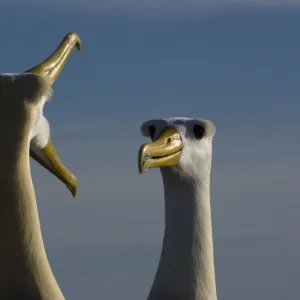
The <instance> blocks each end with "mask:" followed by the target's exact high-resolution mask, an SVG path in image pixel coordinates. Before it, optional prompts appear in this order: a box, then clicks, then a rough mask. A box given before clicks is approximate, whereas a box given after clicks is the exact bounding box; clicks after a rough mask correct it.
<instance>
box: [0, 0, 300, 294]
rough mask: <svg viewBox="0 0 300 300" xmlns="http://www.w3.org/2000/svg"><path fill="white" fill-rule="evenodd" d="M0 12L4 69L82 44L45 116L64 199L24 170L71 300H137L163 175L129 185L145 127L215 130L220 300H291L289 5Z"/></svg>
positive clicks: (144, 4)
mask: <svg viewBox="0 0 300 300" xmlns="http://www.w3.org/2000/svg"><path fill="white" fill-rule="evenodd" d="M36 2H37V1H23V0H22V1H12V0H10V1H7V0H2V1H1V3H0V36H1V58H0V65H1V72H3V73H4V72H22V71H24V70H26V69H28V68H30V67H32V66H33V65H35V64H37V63H39V62H41V61H42V60H43V59H44V58H46V57H47V56H48V55H49V54H50V53H51V52H52V51H53V50H54V49H55V48H56V47H57V45H58V44H59V43H60V41H61V40H62V38H63V37H64V35H65V34H66V33H67V32H69V31H76V32H77V33H78V34H79V35H80V37H81V40H82V48H83V56H82V57H80V56H79V55H78V54H77V53H75V51H74V53H73V54H72V56H71V58H70V59H69V61H68V62H67V64H66V67H65V69H64V71H63V73H62V74H61V76H60V77H59V80H58V81H57V82H56V83H55V85H54V96H53V98H52V100H51V101H50V102H49V103H47V104H46V107H45V111H44V113H45V115H46V117H47V118H48V120H49V121H50V125H51V130H52V131H51V132H52V134H51V135H52V139H53V141H54V143H55V146H56V148H57V150H58V152H59V154H60V156H61V159H62V161H63V162H64V163H65V165H66V166H67V167H68V168H70V169H71V170H72V171H73V172H74V173H75V174H76V175H77V177H78V180H79V190H78V196H77V198H76V199H72V197H71V195H70V194H69V192H68V190H67V189H66V188H65V187H64V186H63V184H61V183H60V182H59V181H58V180H57V179H56V178H54V177H53V176H52V175H51V174H50V173H48V172H47V171H45V170H44V169H42V168H41V167H40V166H38V165H37V164H36V163H35V162H32V173H33V181H34V185H35V189H36V194H37V199H38V206H39V212H40V219H41V224H42V231H43V236H44V240H45V244H46V247H47V253H48V256H49V260H50V263H51V266H52V268H53V271H54V274H55V276H56V278H57V280H58V281H59V284H60V286H61V288H62V290H63V292H64V294H65V296H66V299H72V300H82V299H87V300H88V299H92V300H93V299H105V300H113V299H124V300H126V299H129V300H135V299H137V300H138V299H146V296H147V294H148V292H149V289H150V286H151V284H152V281H153V278H154V274H155V271H156V268H157V263H158V259H159V255H160V249H161V242H162V236H163V229H164V227H163V226H164V219H163V218H164V203H163V189H162V181H161V177H160V172H159V170H151V171H149V172H147V173H146V174H143V176H141V175H139V174H138V168H137V152H138V148H139V146H140V145H141V144H142V143H144V142H145V141H146V140H145V139H144V138H143V137H142V136H141V135H140V132H139V126H140V124H141V123H142V122H143V121H145V120H147V119H150V118H153V117H169V116H182V117H197V118H198V117H199V118H205V119H210V120H211V121H213V122H214V123H215V124H216V127H217V133H216V136H215V139H214V155H213V168H212V181H211V185H212V187H211V190H212V193H211V202H212V218H213V234H214V241H215V242H214V243H215V244H214V245H215V267H216V277H217V288H218V296H219V299H222V300H241V299H243V300H252V299H262V300H266V299H267V300H268V299H270V300H282V299H296V298H297V296H298V295H299V293H300V284H299V281H300V257H299V253H300V235H299V228H300V217H299V216H300V199H299V192H300V160H299V159H298V157H299V152H300V142H299V129H300V118H299V115H300V39H299V28H300V5H299V4H300V1H279V0H278V1H251V3H252V4H251V5H249V3H250V1H246V0H241V1H238V0H236V1H226V0H223V1H208V0H205V1H195V0H174V1H170V0H165V1H162V0H160V1H159V0H155V1H154V0H151V1H150V0H144V1H133V0H113V1H112V0H111V1H108V0H104V1H101V3H100V1H98V0H97V1H96V0H86V1H79V0H77V1H73V2H70V1H69V2H67V1H63V0H59V1H58V0H55V1H51V4H50V3H49V2H50V1H49V2H48V1H45V0H44V1H41V0H40V1H38V4H37V3H36Z"/></svg>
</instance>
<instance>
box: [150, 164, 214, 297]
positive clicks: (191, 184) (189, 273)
mask: <svg viewBox="0 0 300 300" xmlns="http://www.w3.org/2000/svg"><path fill="white" fill-rule="evenodd" d="M161 171H162V176H163V182H164V192H165V234H164V240H163V247H162V252H161V257H160V262H159V266H158V270H157V273H156V276H155V279H154V283H153V286H152V289H151V291H150V294H149V297H148V300H183V299H184V300H216V299H217V293H216V283H215V271H214V256H213V238H212V227H211V210H210V189H209V181H210V180H209V177H210V174H209V173H208V174H206V177H207V178H203V177H202V178H201V179H200V178H196V180H194V181H192V180H188V179H186V178H184V177H180V175H179V174H176V173H174V172H173V171H172V170H171V169H168V168H163V169H161Z"/></svg>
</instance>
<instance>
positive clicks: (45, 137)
mask: <svg viewBox="0 0 300 300" xmlns="http://www.w3.org/2000/svg"><path fill="white" fill-rule="evenodd" d="M75 46H76V47H77V49H78V50H79V52H81V42H80V38H79V36H78V35H77V34H76V33H69V34H67V35H66V36H65V38H64V39H63V41H62V42H61V44H60V45H59V46H58V48H57V49H56V50H55V51H54V52H53V54H52V55H50V56H49V58H47V59H46V60H45V61H44V62H42V63H41V64H39V65H37V66H35V67H33V68H31V69H30V70H27V71H26V72H24V73H21V74H1V75H0V100H1V102H0V103H1V109H0V138H1V147H0V165H1V171H0V220H1V221H0V222H1V225H0V299H5V300H29V299H30V300H62V299H64V296H63V294H62V292H61V290H60V288H59V286H58V284H57V281H56V279H55V277H54V275H53V273H52V270H51V267H50V264H49V262H48V259H47V255H46V251H45V248H44V243H43V238H42V233H41V228H40V221H39V216H38V210H37V204H36V198H35V193H34V188H33V184H32V179H31V174H30V164H29V157H30V156H31V157H32V158H33V159H35V160H36V161H37V162H38V163H39V164H41V165H42V166H43V167H44V168H46V169H47V170H48V171H50V172H51V173H52V174H54V175H55V176H56V177H57V178H58V179H59V180H61V181H62V182H63V183H64V184H65V185H66V187H67V188H68V189H69V190H70V191H71V193H72V195H73V196H74V197H75V195H76V191H77V179H76V177H75V176H74V175H73V174H72V173H71V172H70V171H69V170H68V169H67V168H66V167H65V166H64V165H63V164H62V162H61V161H60V159H59V157H58V155H57V153H56V150H55V148H54V146H53V143H52V141H51V138H50V126H49V123H48V121H47V119H46V118H45V117H44V115H43V108H44V104H45V103H46V102H47V101H48V99H49V98H50V97H51V94H52V85H53V83H54V82H55V80H56V79H57V77H58V76H59V74H60V72H61V70H62V68H63V66H64V64H65V63H66V61H67V59H68V57H69V56H70V54H71V52H72V50H73V49H74V47H75Z"/></svg>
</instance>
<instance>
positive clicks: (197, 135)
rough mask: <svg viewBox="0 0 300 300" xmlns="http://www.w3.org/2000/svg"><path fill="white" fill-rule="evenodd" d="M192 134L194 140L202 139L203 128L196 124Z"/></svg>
mask: <svg viewBox="0 0 300 300" xmlns="http://www.w3.org/2000/svg"><path fill="white" fill-rule="evenodd" d="M193 132H194V135H195V138H196V139H198V140H200V139H202V137H203V135H204V128H203V127H202V126H200V125H198V124H196V125H195V126H194V128H193Z"/></svg>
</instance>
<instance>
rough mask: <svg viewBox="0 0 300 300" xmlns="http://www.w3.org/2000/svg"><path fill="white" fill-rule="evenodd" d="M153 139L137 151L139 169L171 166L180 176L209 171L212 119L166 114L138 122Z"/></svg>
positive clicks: (143, 130) (143, 132)
mask: <svg viewBox="0 0 300 300" xmlns="http://www.w3.org/2000/svg"><path fill="white" fill-rule="evenodd" d="M141 132H142V134H143V135H144V136H145V137H150V138H151V139H152V143H147V144H143V145H142V146H141V147H140V151H139V162H138V165H139V171H140V173H142V172H145V171H147V170H148V169H149V168H156V167H161V168H165V167H170V168H169V169H171V171H172V172H175V173H178V174H179V175H180V176H182V177H189V178H191V177H192V178H194V177H195V176H197V174H201V173H202V174H203V172H204V173H207V172H209V171H210V168H211V156H212V139H213V136H214V134H215V126H214V124H213V123H212V122H211V121H208V120H202V119H192V118H165V119H153V120H149V121H146V122H144V123H143V124H142V126H141Z"/></svg>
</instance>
